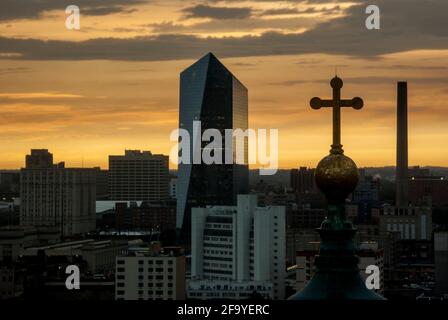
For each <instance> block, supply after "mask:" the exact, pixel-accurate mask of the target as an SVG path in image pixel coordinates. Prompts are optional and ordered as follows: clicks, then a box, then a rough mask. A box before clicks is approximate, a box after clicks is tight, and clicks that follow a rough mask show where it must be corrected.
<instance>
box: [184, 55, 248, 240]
mask: <svg viewBox="0 0 448 320" xmlns="http://www.w3.org/2000/svg"><path fill="white" fill-rule="evenodd" d="M194 121H200V122H201V130H202V132H204V130H207V129H217V130H219V131H220V132H221V135H222V137H223V141H222V146H223V151H224V149H225V141H224V138H225V134H224V130H225V129H242V130H243V131H246V130H247V129H248V93H247V88H246V87H245V86H244V85H243V84H242V83H241V82H239V81H238V79H237V78H236V77H235V76H234V75H233V74H232V73H231V72H230V71H229V70H228V69H227V68H226V67H225V66H224V65H223V64H222V63H221V62H220V61H219V60H218V59H217V58H216V57H215V56H214V55H213V54H212V53H209V54H207V55H205V56H204V57H203V58H201V59H200V60H199V61H197V62H196V63H194V64H193V65H192V66H190V67H189V68H187V69H186V70H185V71H183V72H182V73H181V75H180V112H179V128H181V129H185V130H187V131H188V132H189V133H190V137H191V143H190V144H191V146H190V157H191V158H192V157H193V156H192V155H193V140H194V137H193V122H194ZM207 144H209V142H202V143H201V153H202V150H203V148H204V147H205V146H206V145H207ZM235 146H236V144H235V141H233V143H232V150H231V151H232V152H233V159H234V160H235V151H236V150H235V149H234V148H235ZM243 148H244V150H240V152H244V159H245V164H236V163H235V162H233V164H225V152H222V157H223V160H222V163H223V164H212V165H206V164H204V163H201V164H193V162H192V161H190V164H182V163H181V164H179V167H178V178H177V223H176V224H177V229H178V231H180V235H181V240H182V241H183V242H188V243H189V242H190V234H191V208H192V207H203V206H206V205H235V204H236V200H237V195H238V194H247V193H248V189H249V169H248V165H247V149H248V143H247V139H245V144H244V147H243ZM191 160H192V159H191Z"/></svg>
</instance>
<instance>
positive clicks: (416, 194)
mask: <svg viewBox="0 0 448 320" xmlns="http://www.w3.org/2000/svg"><path fill="white" fill-rule="evenodd" d="M447 195H448V179H447V178H446V177H443V176H429V175H428V176H411V177H410V179H409V201H410V203H411V204H412V205H415V206H432V207H435V208H442V207H448V197H447Z"/></svg>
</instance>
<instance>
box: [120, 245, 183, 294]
mask: <svg viewBox="0 0 448 320" xmlns="http://www.w3.org/2000/svg"><path fill="white" fill-rule="evenodd" d="M115 277H116V278H115V299H116V300H183V299H185V255H184V254H183V250H182V249H181V248H178V247H166V248H162V249H158V248H134V249H132V248H130V250H129V252H128V254H127V255H124V256H120V257H117V262H116V273H115Z"/></svg>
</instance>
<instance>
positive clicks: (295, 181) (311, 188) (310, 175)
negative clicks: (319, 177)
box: [291, 167, 318, 194]
mask: <svg viewBox="0 0 448 320" xmlns="http://www.w3.org/2000/svg"><path fill="white" fill-rule="evenodd" d="M315 171H316V169H308V168H307V167H300V169H292V170H291V187H292V189H293V190H294V191H295V192H296V193H299V194H300V193H317V192H318V190H317V187H316V183H315V181H314V172H315Z"/></svg>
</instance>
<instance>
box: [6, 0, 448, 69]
mask: <svg viewBox="0 0 448 320" xmlns="http://www.w3.org/2000/svg"><path fill="white" fill-rule="evenodd" d="M376 2H377V5H378V6H379V7H380V9H381V30H367V29H366V27H365V19H366V17H367V15H366V14H365V8H366V6H367V4H369V3H370V1H368V0H363V4H362V5H357V6H353V7H351V8H350V9H348V11H347V15H346V16H344V17H342V18H336V19H333V20H330V21H328V22H324V23H321V24H319V25H317V27H315V28H313V29H310V30H308V31H306V32H304V33H301V34H293V33H289V34H283V33H279V32H268V33H264V34H262V35H261V36H245V37H225V38H214V37H208V38H200V37H196V36H192V35H185V34H181V35H176V34H172V35H160V36H144V37H135V38H128V39H119V38H100V39H91V40H87V41H81V42H70V41H54V40H49V41H42V40H36V39H11V38H4V37H3V38H1V37H0V48H2V49H0V58H3V59H6V58H10V59H11V58H13V59H28V60H97V59H107V60H131V61H132V60H142V61H143V60H145V61H153V60H175V59H193V58H198V57H199V56H201V55H202V54H204V53H205V52H209V51H213V52H215V53H216V54H217V55H218V56H220V57H224V58H225V57H247V56H266V55H286V54H305V53H328V54H344V55H349V56H356V57H362V58H375V57H378V56H380V55H383V54H388V53H395V52H403V51H408V50H417V49H448V28H446V12H448V1H445V0H437V1H436V0H434V1H431V2H428V3H426V4H425V5H422V2H421V1H420V0H395V1H390V0H377V1H376ZM5 53H15V54H17V55H15V56H12V57H11V56H10V57H7V56H5ZM372 65H373V63H372Z"/></svg>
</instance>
